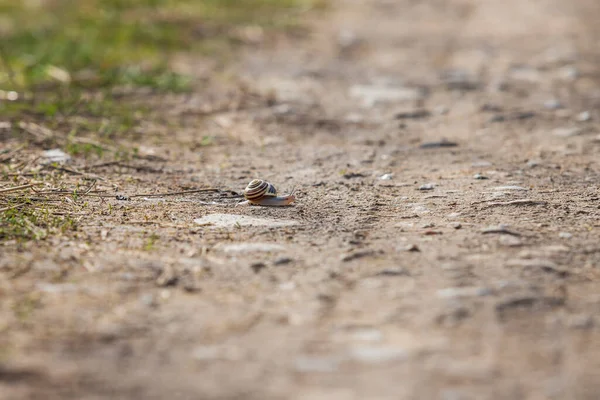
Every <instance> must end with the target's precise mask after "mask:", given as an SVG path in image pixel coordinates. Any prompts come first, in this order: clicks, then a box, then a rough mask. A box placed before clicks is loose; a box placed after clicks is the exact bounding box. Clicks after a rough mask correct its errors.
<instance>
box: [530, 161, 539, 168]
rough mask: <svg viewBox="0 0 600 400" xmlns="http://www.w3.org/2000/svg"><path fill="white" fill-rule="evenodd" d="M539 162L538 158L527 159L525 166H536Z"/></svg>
mask: <svg viewBox="0 0 600 400" xmlns="http://www.w3.org/2000/svg"><path fill="white" fill-rule="evenodd" d="M540 164H541V162H540V161H538V160H529V161H527V166H528V167H529V168H533V167H537V166H538V165H540Z"/></svg>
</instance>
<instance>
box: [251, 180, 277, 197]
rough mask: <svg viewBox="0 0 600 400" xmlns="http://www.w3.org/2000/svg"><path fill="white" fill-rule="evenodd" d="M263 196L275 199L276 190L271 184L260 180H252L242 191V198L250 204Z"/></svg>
mask: <svg viewBox="0 0 600 400" xmlns="http://www.w3.org/2000/svg"><path fill="white" fill-rule="evenodd" d="M265 196H271V197H276V196H277V189H275V186H273V185H272V184H271V183H269V182H267V181H263V180H262V179H254V180H253V181H252V182H250V183H249V184H248V186H246V189H244V197H245V198H246V200H248V201H250V202H252V201H257V200H259V199H262V198H263V197H265Z"/></svg>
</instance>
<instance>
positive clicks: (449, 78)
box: [440, 68, 481, 91]
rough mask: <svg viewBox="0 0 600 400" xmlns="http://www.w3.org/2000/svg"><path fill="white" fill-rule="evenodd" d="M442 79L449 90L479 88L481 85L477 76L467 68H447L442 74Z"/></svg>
mask: <svg viewBox="0 0 600 400" xmlns="http://www.w3.org/2000/svg"><path fill="white" fill-rule="evenodd" d="M440 80H441V81H442V83H444V84H445V85H446V88H447V89H448V90H463V91H470V90H477V89H479V87H480V86H481V83H480V82H478V81H477V80H476V79H475V77H474V76H473V75H472V74H471V73H470V72H469V71H467V70H465V69H458V68H456V69H447V70H445V71H442V73H441V74H440Z"/></svg>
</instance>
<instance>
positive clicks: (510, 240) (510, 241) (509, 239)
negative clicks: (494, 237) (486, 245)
mask: <svg viewBox="0 0 600 400" xmlns="http://www.w3.org/2000/svg"><path fill="white" fill-rule="evenodd" d="M498 243H500V245H502V246H507V247H519V246H522V245H523V241H522V240H521V239H519V238H518V237H514V236H500V238H499V239H498Z"/></svg>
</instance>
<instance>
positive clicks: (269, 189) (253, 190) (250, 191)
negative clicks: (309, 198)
mask: <svg viewBox="0 0 600 400" xmlns="http://www.w3.org/2000/svg"><path fill="white" fill-rule="evenodd" d="M243 194H244V198H245V199H246V201H243V202H242V203H240V204H255V205H259V206H274V207H278V206H287V205H290V204H292V203H293V202H294V201H295V200H296V197H295V196H294V194H293V193H291V194H287V195H283V196H279V195H278V194H277V189H275V186H273V184H271V183H269V182H267V181H263V180H262V179H254V180H252V181H251V182H250V183H249V184H248V186H246V189H244V192H243Z"/></svg>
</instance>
